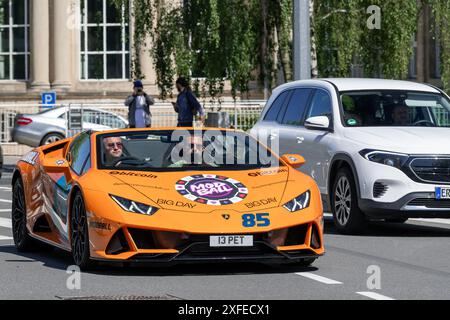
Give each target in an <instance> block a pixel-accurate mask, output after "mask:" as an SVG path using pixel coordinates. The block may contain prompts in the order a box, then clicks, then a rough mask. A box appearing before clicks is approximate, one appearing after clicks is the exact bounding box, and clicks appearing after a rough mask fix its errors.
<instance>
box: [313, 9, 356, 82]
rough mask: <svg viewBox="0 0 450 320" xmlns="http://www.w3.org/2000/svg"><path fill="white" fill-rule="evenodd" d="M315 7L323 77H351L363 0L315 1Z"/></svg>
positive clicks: (319, 61) (319, 62)
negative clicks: (361, 0)
mask: <svg viewBox="0 0 450 320" xmlns="http://www.w3.org/2000/svg"><path fill="white" fill-rule="evenodd" d="M315 4H316V5H315V8H314V20H313V24H314V28H315V31H316V38H317V39H316V41H317V58H318V68H319V73H320V76H322V77H331V76H333V77H346V76H349V75H350V66H351V63H352V60H353V57H354V56H355V55H356V54H357V53H358V47H359V39H360V36H361V28H360V25H359V21H360V19H361V17H362V15H361V13H360V0H331V1H315ZM364 21H365V20H364Z"/></svg>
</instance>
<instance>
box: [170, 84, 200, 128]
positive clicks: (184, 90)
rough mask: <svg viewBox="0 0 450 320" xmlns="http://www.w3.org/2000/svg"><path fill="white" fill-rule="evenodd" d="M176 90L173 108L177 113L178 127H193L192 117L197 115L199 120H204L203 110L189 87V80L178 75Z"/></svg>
mask: <svg viewBox="0 0 450 320" xmlns="http://www.w3.org/2000/svg"><path fill="white" fill-rule="evenodd" d="M176 87H177V90H178V93H179V94H178V97H177V102H176V103H175V102H173V103H172V104H173V108H174V110H175V112H176V113H178V127H193V126H194V125H193V123H194V117H195V116H196V115H198V116H199V120H200V121H201V122H202V123H203V122H204V121H205V111H204V109H203V108H202V106H201V105H200V103H199V102H198V100H197V98H196V97H195V95H194V93H193V92H192V90H191V88H190V87H189V82H188V81H187V80H186V79H185V78H183V77H180V78H178V79H177V81H176Z"/></svg>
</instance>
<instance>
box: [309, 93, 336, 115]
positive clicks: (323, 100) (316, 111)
mask: <svg viewBox="0 0 450 320" xmlns="http://www.w3.org/2000/svg"><path fill="white" fill-rule="evenodd" d="M331 115H332V110H331V99H330V96H329V95H328V93H327V92H326V91H324V90H316V92H315V94H314V98H313V99H312V102H311V108H310V109H309V113H308V117H307V118H310V117H319V116H327V117H329V118H330V119H331Z"/></svg>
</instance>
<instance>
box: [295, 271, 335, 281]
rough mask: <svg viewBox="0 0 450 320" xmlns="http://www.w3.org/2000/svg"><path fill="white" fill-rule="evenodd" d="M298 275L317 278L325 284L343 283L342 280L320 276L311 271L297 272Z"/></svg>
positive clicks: (312, 278) (316, 279)
mask: <svg viewBox="0 0 450 320" xmlns="http://www.w3.org/2000/svg"><path fill="white" fill-rule="evenodd" d="M296 275H298V276H302V277H305V278H308V279H311V280H315V281H318V282H321V283H325V284H342V282H339V281H336V280H333V279H328V278H325V277H322V276H319V275H317V274H314V273H310V272H297V273H296Z"/></svg>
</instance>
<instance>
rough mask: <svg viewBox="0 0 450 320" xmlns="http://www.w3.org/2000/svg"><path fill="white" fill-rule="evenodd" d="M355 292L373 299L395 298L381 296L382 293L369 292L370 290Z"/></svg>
mask: <svg viewBox="0 0 450 320" xmlns="http://www.w3.org/2000/svg"><path fill="white" fill-rule="evenodd" d="M357 294H360V295H362V296H365V297H367V298H370V299H374V300H395V299H393V298H390V297H387V296H383V295H382V294H379V293H376V292H370V291H362V292H357Z"/></svg>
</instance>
